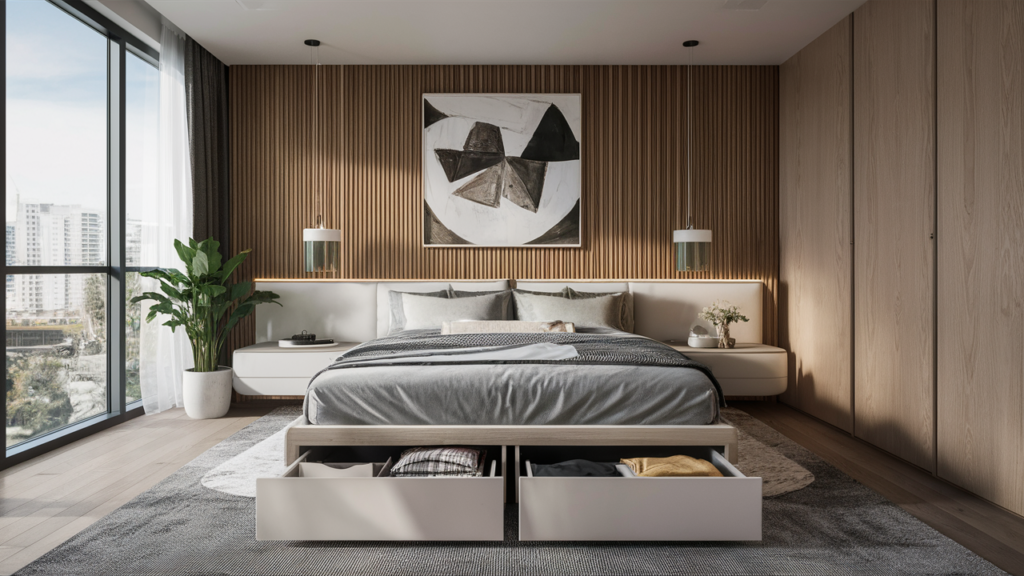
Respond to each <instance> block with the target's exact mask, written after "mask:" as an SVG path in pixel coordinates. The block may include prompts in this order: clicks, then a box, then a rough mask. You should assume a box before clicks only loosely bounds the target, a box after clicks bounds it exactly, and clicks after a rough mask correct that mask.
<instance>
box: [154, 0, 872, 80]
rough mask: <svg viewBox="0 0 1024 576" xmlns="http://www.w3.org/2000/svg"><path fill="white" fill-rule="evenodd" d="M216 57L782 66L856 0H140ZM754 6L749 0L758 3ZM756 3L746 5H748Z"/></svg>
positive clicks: (231, 60)
mask: <svg viewBox="0 0 1024 576" xmlns="http://www.w3.org/2000/svg"><path fill="white" fill-rule="evenodd" d="M146 1H147V2H148V3H149V4H150V5H152V6H153V7H154V8H155V9H156V10H157V11H159V12H160V13H162V14H163V15H164V16H166V17H167V19H168V20H170V21H171V22H173V23H174V24H176V25H177V26H178V27H180V28H181V29H182V30H184V31H185V32H186V33H187V34H189V35H190V36H191V37H192V38H194V39H195V40H196V41H198V42H199V43H200V44H202V45H203V46H205V47H206V49H208V50H209V51H210V52H212V53H213V54H214V55H216V56H217V57H218V58H220V59H221V60H222V61H223V62H224V63H226V64H229V65H230V64H309V63H310V51H309V48H307V47H306V46H304V45H303V40H305V39H307V38H316V39H318V40H320V41H322V42H323V45H322V46H321V47H320V62H321V63H323V64H685V63H687V62H688V61H689V54H688V53H687V51H686V49H685V48H683V47H682V45H681V44H682V42H683V41H684V40H690V39H696V40H699V41H700V42H701V44H700V46H699V47H698V48H697V49H696V51H695V53H694V60H695V62H696V63H697V64H781V63H782V62H785V61H786V60H787V59H789V57H790V56H792V55H793V54H795V53H796V52H797V51H799V50H800V49H801V48H803V47H804V46H806V45H807V44H808V43H809V42H811V40H814V39H815V38H817V37H818V36H820V35H821V34H822V33H823V32H825V31H826V30H828V29H829V28H830V27H831V26H832V25H834V24H835V23H836V22H838V21H839V20H841V19H842V18H844V17H845V16H846V15H847V14H850V13H851V12H853V11H854V10H855V9H856V8H857V7H859V6H860V5H861V4H863V3H864V0H767V1H765V0H546V1H539V0H456V1H450V0H449V1H443V0H146ZM758 6H760V8H758ZM750 8H756V9H750Z"/></svg>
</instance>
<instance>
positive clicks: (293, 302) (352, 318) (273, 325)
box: [256, 280, 509, 342]
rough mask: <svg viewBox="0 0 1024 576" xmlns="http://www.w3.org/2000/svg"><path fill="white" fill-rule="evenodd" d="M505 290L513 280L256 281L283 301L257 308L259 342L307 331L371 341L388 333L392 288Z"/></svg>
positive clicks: (343, 338)
mask: <svg viewBox="0 0 1024 576" xmlns="http://www.w3.org/2000/svg"><path fill="white" fill-rule="evenodd" d="M449 285H451V286H454V287H456V288H458V289H460V290H470V291H487V290H506V289H508V287H509V283H508V280H474V281H465V280H430V281H426V282H403V281H393V282H392V281H387V282H374V281H365V280H363V281H347V280H326V281H325V280H266V281H263V280H257V281H256V289H257V290H270V291H271V292H276V293H277V294H278V295H280V296H281V300H280V302H281V304H282V306H274V305H263V306H257V307H256V342H269V341H271V340H280V339H282V338H288V337H289V336H291V335H292V334H298V333H299V332H302V331H303V330H305V331H307V332H310V333H313V334H316V335H317V336H322V337H325V338H334V339H335V340H336V341H338V342H366V341H367V340H373V339H374V338H379V337H381V336H386V335H387V333H388V328H387V327H388V322H389V320H390V314H389V308H388V298H387V296H388V291H389V290H395V291H397V292H434V291H437V290H443V289H445V288H447V287H448V286H449Z"/></svg>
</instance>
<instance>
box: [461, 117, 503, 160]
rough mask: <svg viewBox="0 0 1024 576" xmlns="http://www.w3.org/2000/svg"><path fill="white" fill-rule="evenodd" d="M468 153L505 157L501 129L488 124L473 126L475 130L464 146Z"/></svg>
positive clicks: (470, 132)
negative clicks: (484, 153)
mask: <svg viewBox="0 0 1024 576" xmlns="http://www.w3.org/2000/svg"><path fill="white" fill-rule="evenodd" d="M462 149H463V150H465V151H466V152H487V153H492V154H501V155H503V156H504V155H505V143H504V142H503V141H502V139H501V128H498V127H497V126H495V125H494V124H488V123H487V122H477V123H475V124H473V129H472V130H470V131H469V136H467V137H466V143H465V144H464V145H463V146H462Z"/></svg>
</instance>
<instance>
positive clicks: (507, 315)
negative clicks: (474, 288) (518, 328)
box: [448, 284, 515, 320]
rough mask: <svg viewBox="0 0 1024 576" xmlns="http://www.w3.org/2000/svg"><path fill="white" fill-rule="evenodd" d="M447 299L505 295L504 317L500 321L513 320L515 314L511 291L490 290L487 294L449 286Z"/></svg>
mask: <svg viewBox="0 0 1024 576" xmlns="http://www.w3.org/2000/svg"><path fill="white" fill-rule="evenodd" d="M448 288H449V289H448V297H449V298H473V297H475V296H490V295H491V294H504V295H505V308H504V311H503V313H504V317H503V318H501V319H502V320H511V319H513V318H515V313H514V311H513V310H512V291H511V290H491V291H489V292H468V291H466V290H456V289H455V288H452V287H451V285H450V284H449V286H448Z"/></svg>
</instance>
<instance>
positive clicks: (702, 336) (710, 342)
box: [686, 324, 718, 348]
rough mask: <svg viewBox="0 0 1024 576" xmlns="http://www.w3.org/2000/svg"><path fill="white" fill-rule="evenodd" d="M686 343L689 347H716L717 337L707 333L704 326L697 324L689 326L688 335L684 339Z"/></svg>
mask: <svg viewBox="0 0 1024 576" xmlns="http://www.w3.org/2000/svg"><path fill="white" fill-rule="evenodd" d="M686 343H687V344H689V345H690V347H691V348H718V337H717V336H712V335H710V334H708V331H707V329H706V328H704V327H703V326H701V325H699V324H697V325H695V326H694V327H693V328H690V337H689V338H687V339H686Z"/></svg>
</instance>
